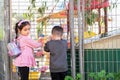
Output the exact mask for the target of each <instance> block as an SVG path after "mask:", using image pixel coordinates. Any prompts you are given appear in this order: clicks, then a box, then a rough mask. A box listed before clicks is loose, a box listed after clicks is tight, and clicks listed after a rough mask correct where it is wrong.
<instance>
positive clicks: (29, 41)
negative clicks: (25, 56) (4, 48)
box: [25, 38, 42, 48]
mask: <svg viewBox="0 0 120 80" xmlns="http://www.w3.org/2000/svg"><path fill="white" fill-rule="evenodd" d="M25 43H26V44H27V46H29V47H32V48H38V47H40V46H42V43H40V42H37V41H35V40H33V39H31V38H26V39H25Z"/></svg>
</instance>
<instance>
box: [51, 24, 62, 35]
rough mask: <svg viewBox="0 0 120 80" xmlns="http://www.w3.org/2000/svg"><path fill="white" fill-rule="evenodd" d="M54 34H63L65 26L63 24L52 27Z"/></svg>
mask: <svg viewBox="0 0 120 80" xmlns="http://www.w3.org/2000/svg"><path fill="white" fill-rule="evenodd" d="M52 34H53V35H57V36H62V35H63V28H62V27H61V26H54V27H53V28H52Z"/></svg>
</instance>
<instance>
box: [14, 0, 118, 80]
mask: <svg viewBox="0 0 120 80" xmlns="http://www.w3.org/2000/svg"><path fill="white" fill-rule="evenodd" d="M41 1H46V0H36V7H40V6H41V5H42V4H41ZM69 1H70V2H71V0H69ZM69 1H68V0H63V1H62V0H59V1H58V2H56V1H55V0H50V1H46V4H47V8H46V11H45V12H44V13H43V14H42V16H40V15H39V14H40V13H37V11H36V10H33V15H36V16H37V15H39V17H38V16H37V17H36V16H34V19H35V20H31V19H30V20H31V24H32V30H31V33H32V35H31V37H32V38H33V39H37V38H38V36H39V35H38V34H37V26H38V24H39V23H41V22H42V21H45V22H44V25H42V27H43V28H41V29H42V30H43V31H42V34H44V35H45V36H49V35H50V32H51V28H52V27H53V26H54V25H61V26H63V28H64V29H65V33H64V38H65V39H68V41H69V40H70V39H71V38H72V40H71V42H72V44H71V45H72V47H71V49H69V51H68V63H69V66H68V67H69V72H68V73H69V74H70V75H71V74H72V76H73V77H75V74H77V73H81V74H82V77H84V78H83V79H85V80H94V79H93V78H92V79H91V78H90V77H89V73H91V72H95V73H97V72H100V71H101V70H105V71H106V72H107V73H110V72H112V73H118V72H120V59H119V57H120V54H119V51H120V50H119V49H120V46H119V40H120V36H119V35H120V33H119V32H120V30H119V28H120V23H119V22H118V21H119V19H120V13H119V10H120V1H119V0H85V1H88V4H86V3H87V2H85V1H84V0H80V3H82V4H79V0H78V4H77V3H76V5H74V9H75V10H78V12H77V13H76V14H78V15H75V10H74V9H73V7H70V11H71V10H74V11H71V12H70V13H67V10H66V8H68V7H69V6H68V5H66V4H69V5H70V6H71V5H72V6H73V3H69ZM76 1H77V0H76ZM97 1H98V2H97ZM30 5H32V4H31V3H30V1H29V0H12V11H13V12H12V15H13V16H12V19H13V20H12V21H13V24H14V22H16V21H14V20H15V18H16V20H18V19H21V18H20V17H22V18H24V17H23V13H29V10H28V6H30ZM66 6H67V7H66ZM77 7H80V9H77ZM63 11H64V13H63V14H62V15H59V16H62V17H61V18H58V17H59V16H57V15H56V14H54V13H61V12H63ZM72 12H74V13H72ZM67 14H69V18H70V19H71V22H70V28H69V29H72V30H73V31H72V32H71V30H70V33H71V34H72V36H70V35H67V30H69V29H68V27H66V26H68V25H67V20H68V18H67ZM49 15H52V16H49ZM53 15H55V16H53ZM63 15H64V16H63ZM71 15H72V16H73V17H74V19H73V17H71ZM44 16H45V17H44ZM76 16H77V17H76ZM36 21H37V22H38V23H37V22H36ZM73 22H74V23H73ZM71 23H72V24H71ZM71 25H72V26H71ZM39 26H41V24H39ZM66 29H67V30H66ZM69 37H70V38H69ZM81 38H82V39H81ZM44 39H46V38H44ZM82 40H83V41H82ZM73 46H74V47H75V49H74V47H73ZM73 49H74V50H75V53H74V50H73ZM73 54H74V55H73ZM73 56H74V57H73ZM81 58H82V59H81ZM36 61H37V63H38V66H36V67H34V68H32V70H31V71H37V68H38V67H41V66H43V65H45V64H47V65H49V55H48V54H47V53H46V55H45V56H44V57H42V58H36ZM44 62H45V63H44ZM74 62H75V64H74ZM82 69H83V70H82ZM73 73H74V74H73Z"/></svg>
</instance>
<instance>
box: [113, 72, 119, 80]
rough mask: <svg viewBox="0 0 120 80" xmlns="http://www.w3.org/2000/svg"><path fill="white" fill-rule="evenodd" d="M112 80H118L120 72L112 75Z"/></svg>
mask: <svg viewBox="0 0 120 80" xmlns="http://www.w3.org/2000/svg"><path fill="white" fill-rule="evenodd" d="M114 80H120V72H118V73H114Z"/></svg>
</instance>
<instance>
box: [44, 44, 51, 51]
mask: <svg viewBox="0 0 120 80" xmlns="http://www.w3.org/2000/svg"><path fill="white" fill-rule="evenodd" d="M44 50H45V51H46V52H50V50H49V43H48V42H47V43H45V46H44Z"/></svg>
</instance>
